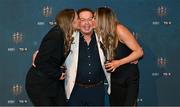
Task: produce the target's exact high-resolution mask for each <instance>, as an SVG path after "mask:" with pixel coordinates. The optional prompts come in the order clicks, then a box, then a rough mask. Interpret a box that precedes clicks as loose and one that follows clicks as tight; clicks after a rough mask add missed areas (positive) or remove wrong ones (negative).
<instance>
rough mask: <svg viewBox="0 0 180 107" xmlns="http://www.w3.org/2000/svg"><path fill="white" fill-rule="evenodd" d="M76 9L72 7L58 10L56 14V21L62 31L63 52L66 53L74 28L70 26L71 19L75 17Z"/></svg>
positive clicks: (71, 40)
mask: <svg viewBox="0 0 180 107" xmlns="http://www.w3.org/2000/svg"><path fill="white" fill-rule="evenodd" d="M75 14H76V11H75V10H74V9H64V10H62V11H60V12H59V13H58V14H57V16H56V23H57V25H59V26H60V28H61V29H62V31H63V32H64V54H65V55H67V54H68V52H69V50H70V46H71V43H72V42H73V39H74V38H73V37H72V34H73V32H74V28H73V26H72V23H73V20H74V18H75Z"/></svg>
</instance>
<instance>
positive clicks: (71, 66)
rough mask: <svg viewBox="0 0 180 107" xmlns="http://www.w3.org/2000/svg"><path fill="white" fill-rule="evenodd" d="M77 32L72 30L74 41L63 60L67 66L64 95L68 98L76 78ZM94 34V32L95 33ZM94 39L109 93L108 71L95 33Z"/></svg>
mask: <svg viewBox="0 0 180 107" xmlns="http://www.w3.org/2000/svg"><path fill="white" fill-rule="evenodd" d="M79 35H80V33H79V32H74V33H73V35H72V36H73V37H74V41H73V43H72V44H71V51H70V53H69V55H68V56H67V58H66V61H65V66H66V68H67V70H66V79H65V91H66V97H67V99H69V98H70V95H71V93H72V90H73V87H74V84H75V80H76V74H77V66H78V55H79ZM95 35H96V34H95ZM96 40H97V46H98V50H99V56H100V60H101V65H102V68H103V70H104V73H105V75H106V79H107V81H108V85H109V87H108V93H109V94H110V85H111V84H110V73H108V72H107V71H106V69H105V66H104V62H105V56H104V54H103V51H102V49H101V48H100V40H101V38H100V39H99V38H98V37H97V35H96Z"/></svg>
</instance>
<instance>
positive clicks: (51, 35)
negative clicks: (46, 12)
mask: <svg viewBox="0 0 180 107" xmlns="http://www.w3.org/2000/svg"><path fill="white" fill-rule="evenodd" d="M63 37H64V33H63V32H62V29H61V28H60V27H59V26H54V27H53V28H51V30H50V31H49V32H48V33H47V34H46V36H45V38H46V39H55V40H59V39H62V38H63Z"/></svg>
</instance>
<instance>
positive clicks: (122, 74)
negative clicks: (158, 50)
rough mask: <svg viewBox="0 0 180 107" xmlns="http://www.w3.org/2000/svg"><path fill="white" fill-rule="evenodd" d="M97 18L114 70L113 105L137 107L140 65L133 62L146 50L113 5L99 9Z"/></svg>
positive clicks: (111, 98) (111, 100)
mask: <svg viewBox="0 0 180 107" xmlns="http://www.w3.org/2000/svg"><path fill="white" fill-rule="evenodd" d="M95 20H96V32H97V35H98V36H99V38H101V40H102V41H101V47H102V48H103V50H104V55H105V57H106V59H107V63H105V67H106V69H107V72H110V73H111V94H110V104H111V105H112V106H117V105H119V106H134V105H136V100H137V97H138V89H139V70H138V65H137V64H134V63H131V62H133V61H136V60H138V59H139V58H140V57H142V56H143V50H142V48H141V47H140V45H139V44H138V42H137V41H136V39H135V38H134V36H133V35H132V34H131V33H130V32H129V30H128V29H127V28H126V27H125V26H123V25H122V24H120V23H119V22H118V21H117V18H116V16H115V14H114V13H113V11H112V10H111V9H110V8H106V7H100V8H98V9H97V10H96V12H95Z"/></svg>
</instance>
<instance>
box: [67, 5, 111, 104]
mask: <svg viewBox="0 0 180 107" xmlns="http://www.w3.org/2000/svg"><path fill="white" fill-rule="evenodd" d="M93 15H94V13H93V11H92V10H90V9H87V8H82V9H80V10H79V11H78V17H79V20H80V23H79V28H80V32H75V33H74V34H73V37H74V41H73V43H72V45H71V53H70V54H69V55H68V57H67V59H66V61H65V65H66V67H67V71H66V79H65V90H66V96H67V99H69V101H68V104H69V105H76V106H102V105H104V96H105V89H104V80H105V77H106V79H107V81H108V83H109V87H110V74H109V73H107V72H106V69H105V67H104V62H105V58H104V54H103V51H102V49H101V47H100V43H99V41H100V39H98V37H97V35H96V34H95V32H94V31H93V28H94V19H93ZM108 92H109V93H110V89H108Z"/></svg>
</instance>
